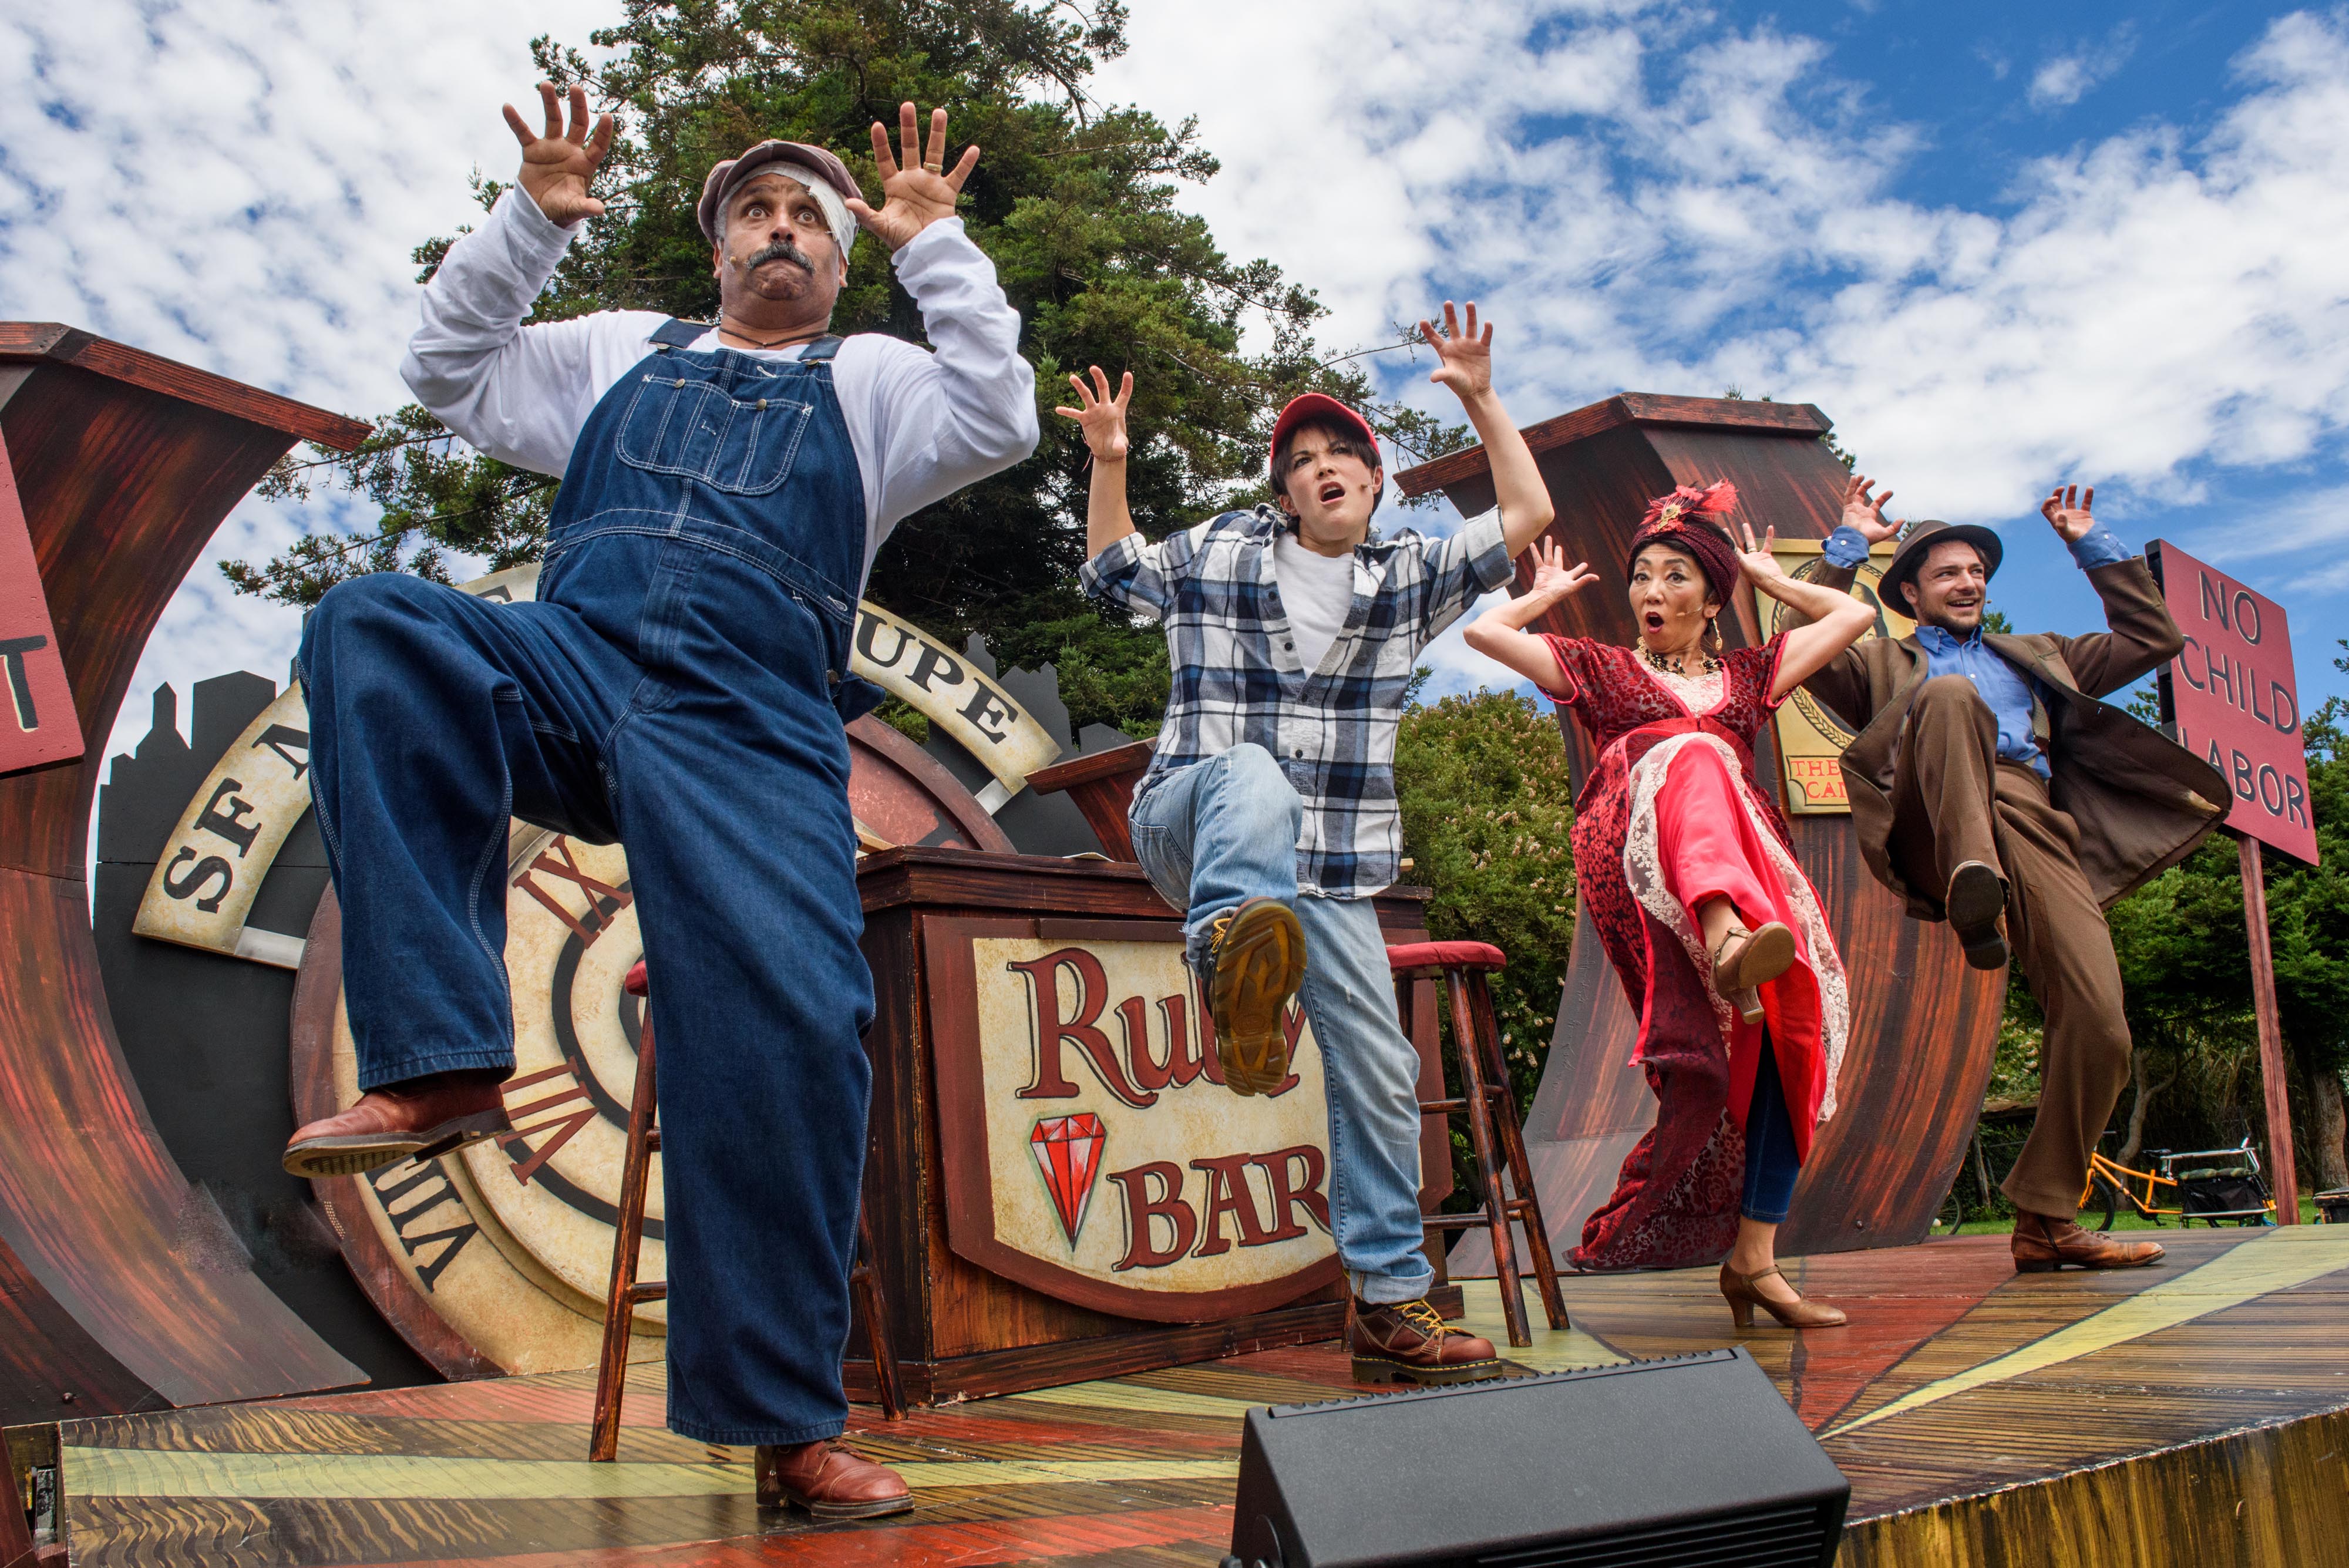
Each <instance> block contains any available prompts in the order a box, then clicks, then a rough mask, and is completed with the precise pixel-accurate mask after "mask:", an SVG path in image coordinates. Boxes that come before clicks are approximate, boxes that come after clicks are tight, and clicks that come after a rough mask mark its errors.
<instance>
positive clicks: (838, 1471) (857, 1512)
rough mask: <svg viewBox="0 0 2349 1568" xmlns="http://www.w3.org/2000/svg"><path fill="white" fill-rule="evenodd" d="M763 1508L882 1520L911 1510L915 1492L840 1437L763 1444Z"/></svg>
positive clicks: (758, 1459) (757, 1465) (759, 1467)
mask: <svg viewBox="0 0 2349 1568" xmlns="http://www.w3.org/2000/svg"><path fill="white" fill-rule="evenodd" d="M753 1466H754V1469H755V1470H756V1472H757V1474H758V1478H759V1506H760V1507H761V1508H781V1507H782V1506H783V1505H784V1504H785V1503H790V1504H791V1505H792V1507H794V1508H803V1509H805V1510H807V1511H808V1512H809V1513H810V1514H812V1516H814V1517H815V1518H817V1519H879V1518H881V1517H882V1516H884V1515H885V1514H891V1513H910V1512H911V1511H913V1507H914V1492H913V1489H912V1488H911V1487H908V1486H907V1485H906V1484H905V1477H903V1476H901V1475H899V1474H898V1473H897V1472H896V1471H895V1470H893V1469H890V1468H889V1467H888V1466H886V1465H876V1464H874V1462H873V1461H872V1460H871V1459H864V1458H861V1457H860V1456H859V1455H857V1454H856V1452H855V1451H854V1450H853V1449H850V1448H849V1446H848V1445H847V1444H845V1443H843V1442H842V1441H841V1440H840V1439H839V1438H820V1439H819V1440H817V1441H815V1442H812V1443H794V1444H792V1445H791V1446H790V1447H788V1448H786V1447H780V1446H777V1445H775V1444H771V1443H761V1444H760V1445H759V1448H758V1451H757V1453H756V1455H755V1456H754V1458H753Z"/></svg>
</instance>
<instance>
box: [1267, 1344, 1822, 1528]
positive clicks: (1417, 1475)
mask: <svg viewBox="0 0 2349 1568" xmlns="http://www.w3.org/2000/svg"><path fill="white" fill-rule="evenodd" d="M1850 1498H1851V1483H1850V1482H1848V1481H1847V1480H1844V1478H1843V1473H1842V1472H1841V1471H1839V1470H1837V1469H1836V1467H1835V1463H1834V1461H1833V1460H1831V1459H1828V1458H1827V1456H1826V1451H1825V1450H1824V1449H1821V1448H1820V1447H1819V1445H1818V1442H1817V1439H1816V1438H1813V1437H1812V1436H1811V1434H1810V1433H1809V1432H1808V1431H1806V1429H1805V1428H1804V1427H1803V1423H1802V1422H1801V1421H1800V1420H1799V1419H1797V1418H1796V1417H1795V1413H1794V1411H1792V1410H1791V1409H1789V1408H1787V1407H1786V1401H1785V1399H1784V1398H1782V1397H1780V1396H1779V1394H1778V1391H1777V1389H1776V1388H1775V1387H1774V1386H1772V1385H1771V1382H1770V1379H1769V1377H1768V1376H1767V1375H1765V1374H1764V1372H1763V1370H1762V1369H1761V1368H1760V1367H1759V1366H1755V1365H1754V1358H1753V1357H1752V1356H1750V1355H1746V1354H1745V1352H1744V1351H1743V1350H1715V1351H1708V1352H1705V1353H1703V1354H1702V1355H1688V1356H1681V1357H1677V1358H1675V1359H1672V1360H1669V1361H1645V1362H1632V1363H1630V1364H1628V1365H1625V1366H1602V1367H1594V1368H1591V1369H1590V1370H1588V1371H1584V1372H1566V1373H1557V1374H1553V1375H1549V1376H1539V1377H1513V1378H1504V1379H1495V1380H1494V1381H1491V1382H1485V1383H1471V1384H1461V1385H1456V1386H1452V1387H1448V1388H1430V1389H1422V1390H1415V1391H1413V1392H1411V1393H1404V1394H1386V1395H1373V1396H1371V1397H1367V1398H1361V1399H1341V1400H1334V1401H1331V1402H1330V1403H1327V1404H1318V1405H1288V1406H1275V1407H1269V1408H1263V1409H1256V1410H1251V1411H1249V1412H1248V1416H1247V1430H1246V1432H1245V1434H1244V1435H1243V1437H1242V1439H1241V1444H1240V1480H1239V1494H1238V1497H1237V1501H1236V1503H1235V1507H1234V1511H1233V1516H1232V1556H1231V1557H1228V1558H1226V1559H1225V1568H1235V1564H1236V1563H1237V1568H1373V1565H1376V1568H1405V1565H1409V1568H1437V1565H1441V1568H1602V1565H1603V1568H1649V1565H1653V1568H1662V1565H1663V1564H1667V1563H1669V1564H1671V1565H1672V1568H1698V1565H1700V1564H1713V1563H1722V1564H1727V1563H1738V1564H1757V1565H1758V1564H1768V1565H1770V1568H1781V1565H1783V1568H1795V1565H1797V1564H1800V1565H1802V1568H1824V1565H1825V1564H1827V1563H1832V1562H1833V1561H1834V1560H1835V1553H1836V1545H1837V1541H1838V1540H1839V1538H1840V1537H1841V1535H1842V1533H1843V1514H1844V1507H1845V1505H1846V1504H1847V1502H1848V1501H1850Z"/></svg>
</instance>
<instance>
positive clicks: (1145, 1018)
mask: <svg viewBox="0 0 2349 1568" xmlns="http://www.w3.org/2000/svg"><path fill="white" fill-rule="evenodd" d="M923 930H924V935H923V950H924V953H925V962H926V970H927V971H928V972H927V976H926V991H927V993H928V1001H929V1007H930V1012H931V1017H932V1020H933V1024H932V1033H933V1038H934V1040H935V1043H936V1056H935V1061H936V1071H937V1090H938V1095H937V1100H938V1147H939V1152H940V1154H941V1155H942V1157H943V1160H944V1164H945V1167H946V1170H947V1244H948V1245H949V1246H951V1247H952V1248H953V1249H954V1250H955V1251H957V1252H958V1253H960V1254H961V1255H962V1256H964V1257H966V1258H968V1259H969V1260H970V1261H971V1262H975V1263H977V1264H978V1265H979V1266H980V1267H981V1268H984V1269H988V1270H990V1271H992V1272H995V1273H999V1274H1001V1275H1003V1276H1004V1277H1006V1278H1007V1279H1011V1280H1016V1281H1018V1282H1019V1283H1021V1284H1023V1285H1026V1286H1028V1287H1029V1288H1030V1289H1031V1290H1037V1291H1041V1292H1043V1293H1045V1294H1047V1295H1050V1296H1056V1297H1058V1298H1060V1299H1061V1300H1062V1301H1066V1302H1071V1303H1075V1304H1077V1305H1079V1306H1083V1307H1090V1308H1092V1310H1094V1311H1096V1312H1106V1313H1112V1314H1117V1315H1118V1316H1121V1317H1129V1318H1143V1319H1148V1320H1153V1321H1156V1322H1161V1323H1206V1322H1213V1321H1217V1320H1221V1319H1224V1318H1228V1317H1237V1316H1241V1315H1244V1314H1249V1313H1257V1312H1266V1311H1269V1310H1271V1309H1272V1308H1275V1307H1278V1306H1282V1305H1285V1304H1287V1303H1289V1302H1292V1301H1294V1300H1296V1299H1297V1298H1299V1296H1302V1295H1305V1294H1307V1293H1309V1292H1312V1291H1314V1290H1317V1289H1319V1288H1320V1287H1323V1286H1325V1285H1328V1284H1329V1283H1330V1282H1332V1281H1333V1280H1335V1279H1336V1278H1337V1277H1338V1260H1337V1248H1336V1244H1335V1243H1334V1242H1333V1241H1331V1239H1330V1158H1329V1097H1328V1095H1327V1093H1326V1092H1325V1089H1324V1086H1323V1082H1322V1076H1321V1054H1320V1052H1319V1050H1318V1049H1317V1048H1316V1047H1315V1045H1314V1044H1313V1037H1312V1032H1311V1030H1310V1029H1309V1027H1308V1026H1307V1025H1306V1023H1305V1017H1304V1012H1303V1010H1302V1009H1300V1008H1299V1007H1297V1006H1296V1005H1295V1004H1294V1003H1291V1005H1290V1009H1289V1016H1288V1033H1289V1037H1290V1041H1291V1046H1290V1053H1289V1075H1288V1079H1287V1080H1286V1081H1285V1082H1283V1083H1281V1084H1279V1085H1276V1086H1275V1088H1274V1089H1273V1090H1272V1092H1271V1093H1269V1094H1266V1095H1257V1096H1248V1097H1246V1098H1243V1097H1241V1096H1237V1095H1235V1094H1233V1093H1232V1092H1231V1090H1229V1089H1227V1088H1226V1087H1225V1086H1224V1084H1223V1075H1222V1071H1221V1069H1220V1067H1219V1066H1218V1064H1217V1062H1216V1036H1215V1026H1214V1025H1213V1024H1212V1023H1209V1021H1208V1018H1207V1010H1206V1008H1205V1007H1204V1006H1202V1005H1200V998H1199V990H1198V983H1197V981H1195V979H1194V977H1193V976H1192V973H1191V971H1190V968H1189V966H1188V965H1187V964H1185V962H1184V961H1183V940H1182V928H1181V927H1180V926H1177V925H1175V924H1174V923H1173V922H1171V921H1150V920H1119V921H1106V920H1090V921H1083V922H1053V921H1049V920H1033V919H1003V918H991V917H990V918H978V917H974V918H961V917H947V916H932V917H930V918H929V919H927V920H926V923H925V925H924V928H923Z"/></svg>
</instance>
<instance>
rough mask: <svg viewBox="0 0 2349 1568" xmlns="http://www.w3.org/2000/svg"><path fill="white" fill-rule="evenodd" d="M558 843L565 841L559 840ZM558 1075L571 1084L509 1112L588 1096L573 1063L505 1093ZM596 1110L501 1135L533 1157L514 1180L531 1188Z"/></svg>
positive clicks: (509, 1084)
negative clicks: (540, 1139) (541, 1137)
mask: <svg viewBox="0 0 2349 1568" xmlns="http://www.w3.org/2000/svg"><path fill="white" fill-rule="evenodd" d="M557 842H558V843H559V842H561V841H560V840H557ZM588 940H591V941H592V940H595V939H593V938H592V937H591V938H590V939H588ZM557 1078H560V1079H562V1080H563V1081H564V1083H565V1084H567V1085H570V1086H569V1087H568V1088H563V1089H558V1090H556V1091H555V1092H554V1094H552V1095H549V1096H546V1097H544V1098H543V1099H537V1100H533V1101H531V1102H530V1103H529V1104H528V1105H523V1106H516V1105H509V1106H506V1115H507V1116H509V1117H511V1118H512V1120H514V1121H515V1122H517V1123H518V1122H520V1121H521V1120H522V1119H523V1117H524V1116H536V1115H538V1114H539V1113H540V1112H541V1111H555V1107H556V1106H567V1105H571V1104H573V1103H574V1102H584V1101H585V1100H586V1099H587V1097H588V1096H587V1091H586V1089H585V1087H583V1086H582V1085H581V1084H580V1082H579V1069H578V1068H577V1067H576V1066H574V1065H573V1064H571V1063H569V1062H565V1063H564V1064H562V1065H561V1066H559V1067H549V1068H547V1069H546V1070H545V1071H544V1072H543V1073H533V1074H532V1075H530V1076H528V1077H526V1078H510V1079H508V1080H507V1081H506V1084H505V1085H504V1091H503V1092H504V1093H505V1094H506V1095H507V1096H512V1095H513V1094H514V1093H515V1092H516V1091H517V1090H522V1089H528V1088H532V1087H534V1086H535V1085H540V1084H544V1083H548V1082H550V1081H552V1080H554V1079H557ZM595 1116H596V1111H595V1106H593V1105H583V1106H582V1108H580V1109H578V1110H575V1111H555V1114H554V1115H552V1116H548V1117H547V1118H546V1120H544V1121H543V1122H539V1123H537V1124H536V1125H534V1126H532V1127H519V1126H518V1127H515V1128H514V1130H513V1131H512V1132H510V1133H501V1134H499V1135H498V1142H499V1143H500V1144H501V1145H502V1146H504V1147H506V1148H507V1150H508V1151H509V1152H511V1151H512V1147H513V1146H514V1145H515V1144H518V1143H519V1144H522V1147H523V1152H524V1153H525V1154H527V1155H528V1156H529V1158H526V1159H523V1161H521V1162H520V1163H519V1164H517V1165H516V1166H514V1168H513V1179H515V1180H516V1181H519V1182H521V1183H522V1184H523V1186H524V1187H528V1186H529V1185H530V1179H531V1178H532V1177H533V1176H535V1175H537V1174H538V1168H539V1167H540V1166H542V1165H544V1164H545V1163H546V1162H547V1161H548V1160H550V1159H552V1158H554V1151H555V1150H557V1149H559V1148H561V1147H563V1146H564V1144H566V1143H569V1142H570V1141H571V1140H572V1139H573V1138H574V1137H578V1136H579V1129H580V1128H581V1127H585V1126H586V1125H587V1124H588V1123H589V1122H592V1121H594V1120H595ZM543 1132H552V1133H553V1134H554V1137H550V1138H548V1139H547V1140H546V1141H545V1142H544V1143H543V1144H541V1145H540V1146H539V1147H537V1148H535V1149H533V1148H532V1147H530V1145H529V1144H528V1143H525V1142H523V1140H524V1139H525V1138H528V1137H533V1136H534V1135H535V1134H538V1133H543Z"/></svg>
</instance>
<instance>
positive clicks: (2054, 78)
mask: <svg viewBox="0 0 2349 1568" xmlns="http://www.w3.org/2000/svg"><path fill="white" fill-rule="evenodd" d="M2136 49H2137V33H2136V29H2135V28H2133V27H2129V26H2121V27H2119V28H2117V29H2116V30H2115V31H2114V33H2113V35H2112V36H2111V37H2109V38H2107V39H2106V40H2105V41H2104V42H2103V43H2101V44H2086V45H2083V46H2081V47H2079V48H2077V49H2075V50H2073V51H2072V52H2071V53H2069V54H2063V55H2057V56H2056V57H2054V58H2053V59H2051V60H2049V61H2047V62H2046V63H2045V64H2044V65H2042V66H2041V67H2039V68H2038V69H2037V70H2035V71H2033V72H2032V73H2031V93H2030V97H2031V107H2032V108H2033V109H2062V108H2064V107H2065V106H2067V105H2070V104H2075V103H2077V102H2079V101H2080V99H2082V98H2083V97H2085V95H2086V94H2087V91H2088V89H2089V88H2093V87H2095V85H2096V84H2097V83H2098V82H2101V81H2104V80H2106V78H2110V77H2111V76H2112V74H2113V73H2114V72H2115V71H2117V70H2119V69H2120V68H2121V67H2122V66H2124V65H2126V64H2127V63H2128V57H2129V56H2130V55H2131V54H2133V53H2134V52H2135V51H2136ZM2005 74H2006V73H2005V72H2004V71H2003V70H2002V71H2000V72H1999V75H2000V76H2001V77H2003V76H2005Z"/></svg>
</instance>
